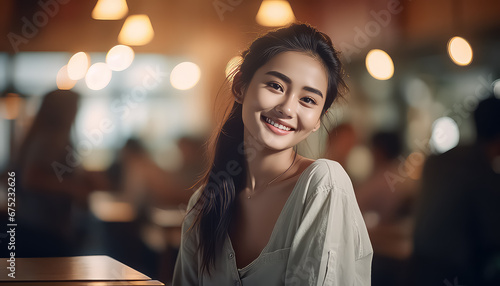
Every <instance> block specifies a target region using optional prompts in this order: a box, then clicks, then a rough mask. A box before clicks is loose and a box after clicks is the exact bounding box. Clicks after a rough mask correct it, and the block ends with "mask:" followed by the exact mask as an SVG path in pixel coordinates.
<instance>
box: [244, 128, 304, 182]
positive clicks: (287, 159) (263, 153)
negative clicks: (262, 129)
mask: <svg viewBox="0 0 500 286" xmlns="http://www.w3.org/2000/svg"><path fill="white" fill-rule="evenodd" d="M244 140H245V159H246V160H245V161H246V170H247V171H246V172H247V174H246V175H247V176H246V177H247V180H246V184H245V187H246V188H247V189H249V190H252V191H253V190H257V189H262V188H264V187H266V186H267V185H268V184H269V183H270V182H271V181H273V180H274V179H275V178H276V177H278V176H280V175H282V176H281V177H280V178H277V180H276V181H275V182H278V181H281V180H283V179H285V178H287V177H289V176H290V174H293V173H294V168H293V166H292V168H290V167H291V165H292V164H294V165H295V163H297V161H298V160H299V155H297V157H296V158H295V160H294V157H295V151H294V150H293V148H292V147H290V148H288V149H285V150H281V151H276V150H271V149H268V148H266V147H264V146H262V145H261V144H260V143H258V142H256V141H255V140H254V139H253V137H251V136H245V139H244ZM289 168H290V169H289ZM288 169H289V170H288ZM285 171H286V174H283V173H284V172H285Z"/></svg>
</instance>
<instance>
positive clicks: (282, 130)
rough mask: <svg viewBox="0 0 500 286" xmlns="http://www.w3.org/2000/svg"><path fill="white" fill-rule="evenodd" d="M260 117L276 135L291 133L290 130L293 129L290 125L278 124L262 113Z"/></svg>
mask: <svg viewBox="0 0 500 286" xmlns="http://www.w3.org/2000/svg"><path fill="white" fill-rule="evenodd" d="M261 119H262V120H263V121H264V122H265V123H266V126H267V127H268V128H269V129H270V130H271V131H273V132H274V133H276V134H278V135H286V134H288V133H291V132H292V131H294V130H295V129H293V128H291V127H288V126H284V125H282V124H278V123H276V122H274V121H273V120H272V119H270V118H268V117H265V116H264V115H262V116H261Z"/></svg>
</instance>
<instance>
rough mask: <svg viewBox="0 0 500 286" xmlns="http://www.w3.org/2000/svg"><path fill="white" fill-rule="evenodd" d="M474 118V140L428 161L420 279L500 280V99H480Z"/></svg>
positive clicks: (418, 239)
mask: <svg viewBox="0 0 500 286" xmlns="http://www.w3.org/2000/svg"><path fill="white" fill-rule="evenodd" d="M474 120H475V126H476V131H477V132H476V134H477V140H476V142H475V144H473V145H470V146H461V147H456V148H454V149H451V150H449V151H448V152H446V153H443V154H440V155H434V156H431V157H429V159H428V160H427V162H426V164H425V168H424V171H423V176H422V188H421V191H422V194H421V199H420V202H419V208H418V216H417V221H416V228H415V236H414V237H415V252H414V254H415V257H414V260H415V281H416V285H443V282H444V283H445V285H500V227H499V222H500V99H498V98H495V97H494V96H490V97H489V98H487V99H485V100H484V101H482V102H480V103H479V104H478V106H477V109H476V110H475V112H474ZM446 282H448V283H446ZM453 283H455V284H453Z"/></svg>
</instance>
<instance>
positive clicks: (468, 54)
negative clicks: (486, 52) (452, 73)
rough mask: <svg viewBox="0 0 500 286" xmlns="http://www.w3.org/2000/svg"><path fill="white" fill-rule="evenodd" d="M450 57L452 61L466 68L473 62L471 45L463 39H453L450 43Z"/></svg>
mask: <svg viewBox="0 0 500 286" xmlns="http://www.w3.org/2000/svg"><path fill="white" fill-rule="evenodd" d="M448 55H450V58H451V60H452V61H453V62H454V63H455V64H457V65H459V66H466V65H468V64H470V63H471V62H472V48H471V46H470V45H469V43H468V42H467V41H466V40H465V39H464V38H461V37H453V38H451V39H450V41H449V42H448Z"/></svg>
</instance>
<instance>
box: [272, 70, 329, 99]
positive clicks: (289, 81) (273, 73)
mask: <svg viewBox="0 0 500 286" xmlns="http://www.w3.org/2000/svg"><path fill="white" fill-rule="evenodd" d="M266 74H268V75H272V76H275V77H277V78H279V79H281V80H282V81H284V82H286V83H287V84H291V83H292V80H291V79H290V78H289V77H287V76H286V75H284V74H282V73H280V72H277V71H268V72H266ZM303 89H304V90H306V91H309V92H312V93H316V94H317V95H319V96H321V97H322V98H323V93H321V91H319V90H318V89H316V88H313V87H310V86H304V88H303Z"/></svg>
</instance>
